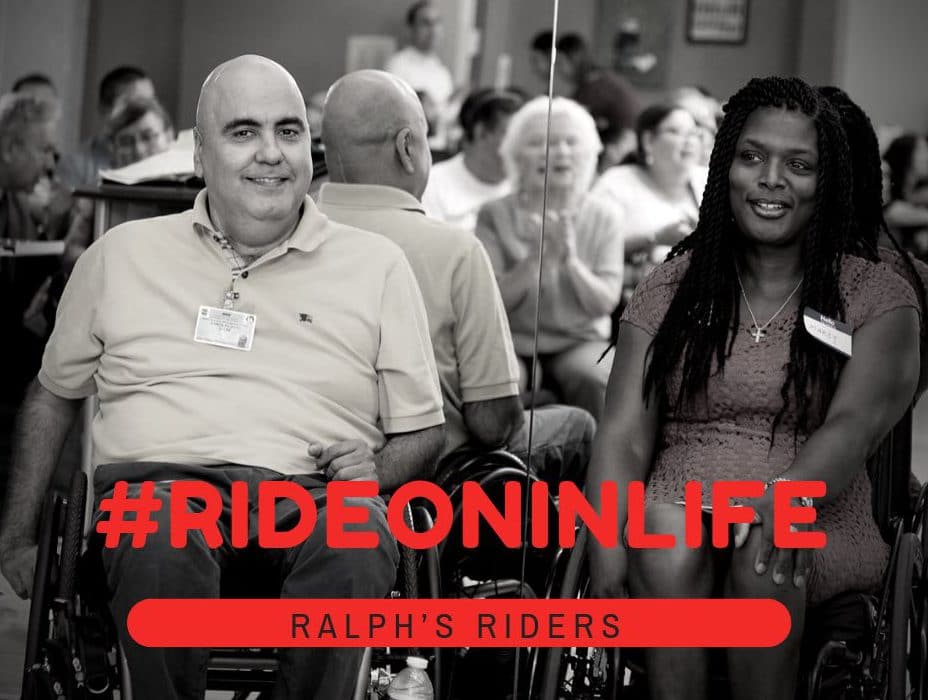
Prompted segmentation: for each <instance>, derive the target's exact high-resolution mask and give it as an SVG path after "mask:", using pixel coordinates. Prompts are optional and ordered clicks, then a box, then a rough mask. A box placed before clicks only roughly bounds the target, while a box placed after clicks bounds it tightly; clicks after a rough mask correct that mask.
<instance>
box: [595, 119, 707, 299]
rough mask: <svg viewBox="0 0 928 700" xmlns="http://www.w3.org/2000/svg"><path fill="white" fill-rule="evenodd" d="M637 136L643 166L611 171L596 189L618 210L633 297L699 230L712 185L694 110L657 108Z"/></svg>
mask: <svg viewBox="0 0 928 700" xmlns="http://www.w3.org/2000/svg"><path fill="white" fill-rule="evenodd" d="M635 132H636V134H637V137H638V149H637V162H636V163H629V164H626V165H618V166H616V167H613V168H610V169H609V170H607V171H606V172H604V173H603V174H602V175H601V176H600V178H599V180H597V182H596V184H594V185H593V190H592V192H593V194H594V195H596V196H598V197H599V198H600V199H602V200H603V201H606V202H608V203H609V204H611V205H612V206H614V207H615V208H616V209H617V214H618V215H619V220H620V221H621V225H620V227H619V235H621V236H622V240H623V243H624V246H625V260H626V263H627V266H626V268H625V272H626V277H625V287H626V290H628V292H629V293H630V292H631V291H633V290H634V289H635V287H636V286H638V283H639V282H641V280H642V279H644V276H645V275H646V274H647V273H648V271H649V270H650V269H651V267H652V266H653V264H655V263H657V262H660V261H661V260H663V258H664V256H665V255H666V254H667V252H668V251H669V249H670V246H672V245H674V244H676V243H678V242H679V241H680V240H681V239H682V238H683V237H684V236H686V235H688V234H689V233H690V231H692V230H693V228H695V226H696V219H697V218H698V217H699V203H700V201H701V200H702V191H703V189H704V188H705V186H706V169H705V168H702V167H700V166H699V165H698V161H699V154H700V141H699V137H698V132H697V130H696V122H695V121H694V119H693V117H692V116H691V115H690V113H689V112H688V111H686V110H685V109H683V108H682V107H677V106H675V105H669V104H668V105H652V106H651V107H648V108H647V109H645V110H644V111H643V112H642V113H641V115H640V116H639V117H638V122H637V124H636V126H635Z"/></svg>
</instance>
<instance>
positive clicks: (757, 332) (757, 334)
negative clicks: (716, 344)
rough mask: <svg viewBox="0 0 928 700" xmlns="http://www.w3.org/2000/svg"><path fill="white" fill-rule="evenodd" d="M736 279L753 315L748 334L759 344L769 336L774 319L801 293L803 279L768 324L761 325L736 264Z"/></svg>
mask: <svg viewBox="0 0 928 700" xmlns="http://www.w3.org/2000/svg"><path fill="white" fill-rule="evenodd" d="M735 277H737V278H738V287H739V288H740V289H741V296H742V297H743V298H744V305H745V306H747V307H748V313H749V314H751V321H752V326H751V330H750V331H748V333H750V334H751V337H753V338H754V342H755V343H759V342H760V341H761V339H763V338H765V337H766V336H767V330H766V329H767V326H769V325H770V324H771V323H773V319H775V318H776V317H777V316H779V315H780V312H781V311H783V309H785V308H786V305H787V304H789V300H790V299H792V298H793V296H794V295H795V294H796V292H798V291H799V287H801V286H802V280H803V278H802V277H800V278H799V281H798V282H797V283H796V286H795V287H793V291H791V292H790V293H789V296H788V297H786V299H785V300H784V301H783V303H782V304H780V308H779V309H777V310H776V311H775V312H774V313H773V316H771V317H770V318H768V319H767V322H766V323H764V324H763V325H761V324H759V323H758V322H757V317H756V316H755V315H754V309H752V308H751V302H750V301H748V295H747V294H746V293H745V291H744V283H743V282H742V281H741V272H740V270H738V265H737V263H736V264H735Z"/></svg>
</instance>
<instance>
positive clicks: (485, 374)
mask: <svg viewBox="0 0 928 700" xmlns="http://www.w3.org/2000/svg"><path fill="white" fill-rule="evenodd" d="M322 140H323V143H324V144H325V153H326V164H327V166H328V171H329V180H330V181H329V182H327V183H325V184H324V185H323V186H322V189H321V190H320V193H319V209H320V211H322V212H323V213H324V214H326V215H327V216H329V218H330V219H332V220H334V221H337V222H339V223H343V224H347V225H349V226H356V227H358V228H363V229H367V230H369V231H374V232H376V233H379V234H381V235H382V236H383V237H384V238H386V239H389V240H390V241H392V242H393V243H396V244H397V245H398V246H399V247H400V248H402V249H403V252H404V253H405V254H406V257H407V258H408V259H409V264H410V265H411V266H412V269H413V272H414V273H415V275H416V279H417V280H418V282H419V286H420V288H421V290H422V295H423V298H424V300H425V306H426V310H427V312H428V319H429V331H430V334H431V337H432V345H433V347H434V348H435V359H436V363H437V365H438V373H439V377H440V378H441V387H442V392H443V395H444V400H445V420H446V425H447V439H446V442H445V452H446V453H447V452H451V451H453V450H455V449H459V448H465V447H466V448H470V447H478V448H485V449H495V448H498V447H504V446H506V447H508V448H509V449H510V450H512V451H513V452H514V453H515V454H517V455H518V456H520V457H522V458H523V459H527V457H528V418H527V416H526V415H524V412H523V410H522V403H521V401H520V400H519V368H518V362H517V360H516V356H515V351H514V350H513V346H512V335H511V333H510V330H509V323H508V321H507V318H506V310H505V307H504V306H503V302H502V299H501V298H500V293H499V288H498V287H497V285H496V278H495V277H494V274H493V268H492V266H491V265H490V261H489V258H488V257H487V254H486V251H485V250H484V248H483V245H482V244H481V243H480V241H479V240H478V239H477V238H476V236H474V235H473V233H472V232H470V231H466V230H464V229H458V228H455V227H453V226H450V225H448V224H446V223H444V222H441V221H438V220H435V219H430V218H428V217H427V216H425V213H424V209H423V207H422V203H421V201H420V200H421V198H422V193H423V191H424V190H425V185H426V182H427V181H428V177H429V168H430V166H431V157H430V155H429V149H428V143H427V142H426V123H425V115H424V114H423V112H422V107H421V106H420V104H419V100H418V99H417V98H416V94H415V92H413V90H412V89H411V88H410V87H409V85H407V84H406V83H405V82H404V81H403V80H401V79H400V78H397V77H395V76H393V75H390V74H389V73H385V72H382V71H374V70H364V71H357V72H356V73H351V74H349V75H347V76H345V77H343V78H342V79H341V80H339V81H338V82H336V83H335V84H334V85H333V86H332V88H331V89H330V90H329V94H328V97H327V99H326V103H325V110H324V112H323V122H322ZM594 429H595V423H594V420H593V417H592V416H590V414H589V413H587V412H586V411H583V410H582V409H579V408H570V407H567V406H550V407H544V408H542V409H539V410H537V412H536V416H535V424H534V433H533V434H534V445H533V451H532V460H531V461H532V467H533V468H534V470H535V472H536V473H537V474H538V475H539V476H541V477H542V478H544V479H545V480H547V481H548V482H549V483H551V484H557V482H559V481H561V480H564V479H570V480H573V481H575V482H578V483H580V482H582V480H583V474H584V472H585V470H586V464H587V462H588V461H589V455H590V449H591V445H592V440H593V432H594Z"/></svg>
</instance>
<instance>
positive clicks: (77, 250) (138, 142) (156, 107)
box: [30, 97, 174, 339]
mask: <svg viewBox="0 0 928 700" xmlns="http://www.w3.org/2000/svg"><path fill="white" fill-rule="evenodd" d="M104 132H105V133H106V135H107V139H108V141H109V144H110V154H111V162H112V165H113V167H116V168H122V167H124V166H126V165H131V164H132V163H135V162H137V161H139V160H142V159H143V158H148V157H149V156H153V155H157V154H158V153H163V152H164V151H166V150H167V149H168V148H170V146H171V143H172V142H173V141H174V127H173V125H172V123H171V118H170V117H169V116H168V114H167V112H165V111H164V108H163V107H162V106H161V105H160V104H159V103H158V101H157V100H156V99H155V98H151V97H129V98H127V99H126V100H119V101H118V102H117V103H116V106H115V107H114V109H113V113H112V114H111V115H110V118H109V119H108V120H107V123H106V127H105V130H104ZM131 211H132V214H131V215H130V216H129V217H128V218H131V219H141V218H147V217H150V216H155V215H157V212H158V208H157V207H155V206H151V205H144V204H142V205H132V209H131ZM92 240H93V211H92V209H90V207H89V206H87V202H86V200H78V203H76V204H75V205H74V206H73V207H72V209H71V213H70V219H69V226H68V228H67V235H66V236H65V250H64V256H63V258H62V266H61V271H60V274H56V275H54V276H53V277H52V278H49V280H48V281H47V283H46V284H45V285H43V286H42V288H41V290H40V293H39V294H37V295H36V297H35V298H33V300H32V304H31V305H30V310H31V312H32V313H33V314H36V313H41V314H42V316H44V317H45V318H44V323H43V325H44V328H46V329H47V330H46V332H47V331H49V330H50V329H51V326H52V325H53V324H54V318H55V313H54V312H55V309H56V308H57V305H58V301H59V299H60V297H61V292H62V291H63V289H64V282H65V280H66V279H67V276H68V275H69V274H70V273H71V269H72V268H73V267H74V263H75V262H76V261H77V259H78V257H80V255H81V253H83V252H84V251H85V250H86V249H87V246H89V245H90V244H91V242H92ZM37 327H38V324H37ZM43 339H47V335H43Z"/></svg>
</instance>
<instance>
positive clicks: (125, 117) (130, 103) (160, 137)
mask: <svg viewBox="0 0 928 700" xmlns="http://www.w3.org/2000/svg"><path fill="white" fill-rule="evenodd" d="M106 134H107V137H108V139H109V142H110V148H111V149H112V154H113V167H115V168H122V167H125V166H127V165H132V163H136V162H138V161H140V160H143V159H145V158H149V157H150V156H154V155H157V154H159V153H164V152H165V151H166V150H168V148H170V147H171V143H172V142H173V141H174V124H173V123H172V122H171V118H170V117H169V116H168V113H167V112H165V111H164V107H162V106H161V104H160V103H159V102H158V100H157V99H155V98H154V97H129V98H127V99H125V100H120V102H118V103H117V105H116V107H115V108H114V109H113V113H112V114H111V115H110V118H109V119H107V121H106Z"/></svg>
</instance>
